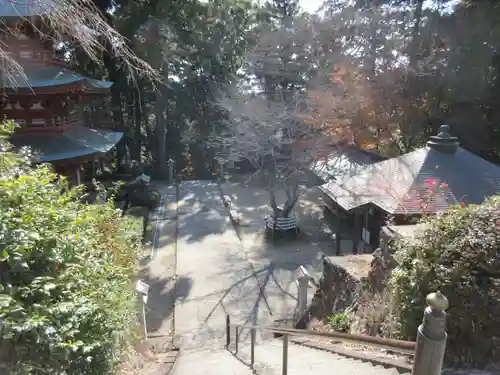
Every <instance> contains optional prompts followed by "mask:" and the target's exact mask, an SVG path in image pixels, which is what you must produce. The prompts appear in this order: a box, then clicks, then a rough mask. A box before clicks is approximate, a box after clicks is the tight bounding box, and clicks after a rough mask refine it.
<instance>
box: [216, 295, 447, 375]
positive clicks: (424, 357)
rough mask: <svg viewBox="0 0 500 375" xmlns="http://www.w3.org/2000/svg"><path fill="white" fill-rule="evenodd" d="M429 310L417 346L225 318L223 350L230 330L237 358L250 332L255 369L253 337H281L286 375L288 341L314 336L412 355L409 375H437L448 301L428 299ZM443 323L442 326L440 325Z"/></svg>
mask: <svg viewBox="0 0 500 375" xmlns="http://www.w3.org/2000/svg"><path fill="white" fill-rule="evenodd" d="M427 302H428V303H429V307H428V308H427V309H426V310H425V313H424V319H423V322H422V325H420V327H419V329H418V332H417V342H413V341H401V340H393V339H387V338H382V337H373V336H368V335H352V334H346V333H340V332H318V331H310V330H305V329H290V328H277V327H272V326H257V325H246V324H235V323H231V318H230V316H229V315H227V316H226V349H229V347H230V345H231V328H233V329H234V344H235V348H234V354H235V355H236V354H238V345H239V336H240V333H241V330H243V329H249V330H250V366H251V367H252V368H253V367H254V365H255V341H256V333H257V330H259V331H268V332H272V333H277V334H280V335H282V336H283V354H282V375H287V374H288V338H289V336H316V337H323V338H330V339H334V340H336V341H341V342H351V343H357V344H363V345H367V346H372V347H378V348H381V349H387V350H391V351H393V352H398V353H403V354H411V355H414V362H413V370H412V375H439V374H440V373H441V369H442V365H443V357H444V350H445V347H446V332H445V331H444V320H445V316H446V315H445V313H444V310H445V309H446V308H447V300H446V298H444V296H442V295H441V294H440V293H439V292H438V293H433V294H432V295H429V297H428V298H427ZM441 323H442V324H441Z"/></svg>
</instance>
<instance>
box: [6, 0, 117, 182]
mask: <svg viewBox="0 0 500 375" xmlns="http://www.w3.org/2000/svg"><path fill="white" fill-rule="evenodd" d="M53 7H54V5H53V4H52V2H51V1H50V0H35V1H32V0H0V18H1V19H2V26H0V27H1V28H2V30H1V33H0V41H1V42H2V49H3V50H4V51H5V52H7V53H8V54H9V56H10V57H11V58H12V59H13V60H14V61H15V62H17V63H18V64H19V65H20V66H22V68H23V70H24V74H20V73H19V72H12V71H10V72H8V71H7V69H6V64H5V61H4V63H3V65H2V70H1V75H0V90H1V93H2V96H1V97H0V116H1V117H2V119H5V120H13V121H14V122H16V123H17V124H18V125H19V128H18V129H17V130H16V132H15V133H14V135H13V137H12V139H11V141H12V143H13V144H14V145H15V146H16V147H22V146H29V147H31V149H32V150H33V152H34V154H35V161H36V162H49V163H51V164H52V165H53V166H54V168H55V170H56V171H57V172H58V173H61V174H63V175H66V176H67V177H68V179H69V181H70V182H71V183H73V184H75V183H76V184H80V183H81V182H82V181H81V175H80V170H81V167H82V164H83V163H86V162H89V161H94V160H97V159H98V158H100V157H102V156H103V155H104V154H106V153H108V152H109V151H110V150H112V149H113V148H114V147H115V146H116V144H117V143H118V142H119V141H120V140H121V139H122V137H123V133H122V132H115V131H109V130H104V129H103V125H105V124H104V123H103V121H102V119H97V120H96V119H95V118H94V119H92V121H89V119H88V115H85V110H84V109H85V105H86V104H88V103H89V100H90V99H91V98H92V97H94V96H95V95H99V94H103V93H107V91H108V89H109V88H110V87H111V85H112V83H111V82H107V81H100V80H96V79H92V78H88V77H85V76H83V75H80V74H77V73H75V72H72V71H71V70H70V69H69V68H68V63H67V62H66V61H65V60H64V59H62V58H58V57H57V56H56V53H55V47H56V46H55V45H54V40H53V38H52V37H51V36H52V33H51V30H50V28H49V26H48V22H46V19H45V15H46V14H49V13H50V12H51V10H52V8H53Z"/></svg>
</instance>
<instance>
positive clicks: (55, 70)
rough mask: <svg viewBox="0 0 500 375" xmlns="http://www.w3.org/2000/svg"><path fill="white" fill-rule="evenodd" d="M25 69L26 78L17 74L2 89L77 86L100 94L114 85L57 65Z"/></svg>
mask: <svg viewBox="0 0 500 375" xmlns="http://www.w3.org/2000/svg"><path fill="white" fill-rule="evenodd" d="M0 1H1V0H0ZM23 68H24V76H23V75H21V74H15V75H14V77H12V78H11V79H4V82H3V84H0V88H4V89H10V90H16V91H17V90H23V89H24V90H26V89H29V90H36V89H46V88H51V87H58V86H59V87H64V86H75V85H77V86H81V87H82V88H83V89H84V90H88V91H91V92H96V93H99V92H103V91H104V92H106V91H107V90H108V89H109V88H110V87H111V86H112V85H113V82H109V81H101V80H97V79H93V78H89V77H86V76H84V75H81V74H78V73H75V72H73V71H71V70H69V69H66V68H64V67H61V66H57V65H54V66H27V67H23Z"/></svg>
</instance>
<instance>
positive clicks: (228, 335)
mask: <svg viewBox="0 0 500 375" xmlns="http://www.w3.org/2000/svg"><path fill="white" fill-rule="evenodd" d="M229 344H231V318H230V317H229V314H228V315H226V349H228V348H229Z"/></svg>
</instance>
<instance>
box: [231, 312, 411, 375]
mask: <svg viewBox="0 0 500 375" xmlns="http://www.w3.org/2000/svg"><path fill="white" fill-rule="evenodd" d="M231 328H234V329H235V354H237V353H238V341H239V333H240V330H241V329H249V330H250V342H251V343H250V366H251V367H253V365H254V363H255V334H256V331H257V330H259V331H269V332H273V333H278V334H281V335H283V362H282V363H283V367H282V375H287V373H288V336H316V337H324V338H331V339H335V340H337V341H342V342H351V343H356V344H362V345H369V346H373V347H378V348H381V349H387V350H391V351H394V352H399V353H404V354H411V355H413V354H414V353H415V348H416V342H414V341H402V340H394V339H386V338H383V337H373V336H368V335H352V334H348V333H340V332H318V331H310V330H306V329H292V328H277V327H272V326H257V325H248V324H236V323H231V318H230V317H229V315H227V316H226V349H228V348H229V345H230V344H231Z"/></svg>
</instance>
